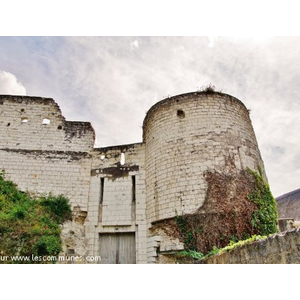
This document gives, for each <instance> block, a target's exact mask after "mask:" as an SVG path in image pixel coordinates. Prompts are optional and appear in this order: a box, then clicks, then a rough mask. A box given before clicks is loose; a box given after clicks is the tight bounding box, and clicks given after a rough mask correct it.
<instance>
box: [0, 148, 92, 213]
mask: <svg viewBox="0 0 300 300" xmlns="http://www.w3.org/2000/svg"><path fill="white" fill-rule="evenodd" d="M90 157H91V156H90V155H89V154H88V153H76V152H75V153H74V152H62V151H34V150H17V149H0V168H1V169H4V170H5V174H6V178H7V179H9V180H12V181H13V182H15V183H16V184H17V185H18V187H19V188H20V189H21V190H23V191H26V190H28V191H29V192H32V193H37V194H43V193H49V192H51V193H52V194H54V195H59V194H63V195H65V196H66V197H68V198H69V199H70V202H71V204H72V207H75V206H80V207H81V209H82V210H85V211H87V206H88V193H89V184H90V169H91V158H90Z"/></svg>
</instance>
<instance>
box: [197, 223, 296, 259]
mask: <svg viewBox="0 0 300 300" xmlns="http://www.w3.org/2000/svg"><path fill="white" fill-rule="evenodd" d="M197 263H201V264H299V263H300V228H299V227H298V228H296V229H292V230H288V231H285V232H282V233H279V234H274V235H272V236H270V237H268V238H266V239H264V240H261V241H257V242H253V243H251V244H247V245H244V246H242V247H239V248H236V249H234V250H232V251H231V252H225V253H222V254H217V255H214V256H211V257H209V258H207V259H206V260H202V261H199V262H197Z"/></svg>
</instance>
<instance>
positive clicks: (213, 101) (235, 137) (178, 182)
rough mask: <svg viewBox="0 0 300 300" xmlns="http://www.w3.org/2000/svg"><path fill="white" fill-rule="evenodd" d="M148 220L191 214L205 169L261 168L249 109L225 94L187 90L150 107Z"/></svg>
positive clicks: (202, 193)
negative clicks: (187, 91)
mask: <svg viewBox="0 0 300 300" xmlns="http://www.w3.org/2000/svg"><path fill="white" fill-rule="evenodd" d="M143 127H144V137H143V138H144V142H145V144H146V172H147V178H146V189H147V221H148V223H149V224H150V223H151V222H155V221H158V220H162V219H166V218H170V217H174V216H175V215H176V212H177V213H178V214H179V215H181V214H186V213H192V212H195V210H197V209H198V208H199V207H201V206H202V205H203V203H204V200H205V197H206V191H207V184H206V181H205V178H204V173H205V171H207V170H220V171H221V170H222V172H224V168H226V166H228V163H229V165H230V167H232V168H234V169H237V170H240V169H245V168H246V167H249V168H251V169H254V170H257V169H258V166H261V167H263V161H262V159H261V156H260V153H259V149H258V145H257V142H256V138H255V134H254V131H253V128H252V125H251V121H250V118H249V113H248V110H247V109H246V108H245V106H244V105H243V104H242V102H240V101H239V100H238V99H236V98H234V97H232V96H229V95H226V94H223V93H203V92H202V93H201V92H195V93H189V94H183V95H179V96H175V97H172V98H169V99H166V100H163V101H161V102H158V103H157V104H156V105H154V106H153V107H152V108H151V109H150V110H149V112H148V113H147V116H146V118H145V121H144V126H143Z"/></svg>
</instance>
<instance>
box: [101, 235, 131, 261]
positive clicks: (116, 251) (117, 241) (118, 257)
mask: <svg viewBox="0 0 300 300" xmlns="http://www.w3.org/2000/svg"><path fill="white" fill-rule="evenodd" d="M99 244H100V256H101V261H100V263H101V264H135V262H136V261H135V256H136V251H135V234H134V233H132V232H130V233H111V234H110V233H105V234H100V240H99Z"/></svg>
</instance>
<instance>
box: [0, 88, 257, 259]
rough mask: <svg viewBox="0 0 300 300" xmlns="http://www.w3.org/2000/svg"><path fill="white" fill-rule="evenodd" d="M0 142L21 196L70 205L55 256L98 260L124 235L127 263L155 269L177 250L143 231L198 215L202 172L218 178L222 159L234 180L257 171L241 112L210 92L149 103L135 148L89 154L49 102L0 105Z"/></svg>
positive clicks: (175, 243) (80, 125) (84, 129)
mask: <svg viewBox="0 0 300 300" xmlns="http://www.w3.org/2000/svg"><path fill="white" fill-rule="evenodd" d="M0 136H1V139H0V168H1V169H4V170H5V173H6V177H7V178H8V179H10V180H12V181H14V182H15V183H16V184H17V185H18V186H19V188H20V189H22V190H24V191H25V190H28V191H30V192H31V193H37V194H41V193H49V192H51V193H53V194H57V195H58V194H63V195H65V196H67V197H68V198H69V199H70V202H71V205H72V209H73V221H72V222H69V223H68V224H65V225H64V228H63V232H62V239H63V242H64V253H63V254H68V253H72V254H77V255H91V256H97V255H99V249H100V248H101V247H102V248H103V245H101V237H114V236H116V237H117V236H119V235H120V236H122V235H123V236H126V234H127V235H130V234H131V235H132V236H134V243H135V244H134V255H135V261H136V263H155V262H157V256H158V252H160V253H162V254H163V253H164V252H165V253H167V252H168V251H174V250H175V251H177V250H182V249H183V248H184V245H183V244H182V243H181V242H180V241H179V240H178V239H174V238H172V237H170V236H168V235H166V234H165V233H164V232H162V231H155V232H154V231H153V230H152V227H153V226H154V225H155V224H156V222H160V221H162V220H165V219H170V218H174V217H175V216H176V214H186V213H192V212H194V211H195V210H197V209H199V208H201V207H202V205H203V203H204V201H205V197H206V192H207V184H206V181H205V180H204V176H203V174H204V173H205V172H206V171H207V170H217V171H220V172H223V171H224V170H225V171H224V172H226V168H225V167H226V161H227V160H228V157H230V158H231V159H232V160H233V166H234V168H235V169H236V170H243V169H246V168H247V167H249V168H250V169H253V170H258V168H259V166H260V167H261V168H262V169H263V161H262V159H261V156H260V152H259V149H258V145H257V141H256V138H255V134H254V131H253V128H252V125H251V120H250V118H249V112H248V110H247V109H246V107H245V106H244V105H243V103H242V102H241V101H240V100H238V99H236V98H234V97H232V96H230V95H227V94H223V93H216V92H215V93H205V92H194V93H188V94H183V95H178V96H174V97H171V98H167V99H165V100H162V101H160V102H158V103H157V104H155V105H154V106H153V107H152V108H150V110H149V111H148V113H147V115H146V118H145V120H144V125H143V142H142V143H136V144H130V145H120V146H112V147H105V148H94V140H95V133H94V130H93V128H92V126H91V124H90V123H88V122H70V121H66V120H65V118H64V117H63V116H62V114H61V111H60V109H59V107H58V105H57V104H56V103H55V101H54V100H53V99H50V98H40V97H29V96H9V95H0ZM103 240H104V239H103ZM118 243H119V242H117V245H118V247H119V244H118ZM125 244H126V243H125ZM125 244H124V245H123V246H122V247H124V249H126V247H127V246H126V245H125ZM104 246H105V245H104ZM120 247H121V246H120ZM128 247H129V246H128ZM128 247H127V248H128ZM102 248H101V249H102ZM118 249H119V248H118ZM118 251H119V250H118ZM124 251H127V250H124ZM128 251H129V250H128ZM117 255H119V254H117ZM120 255H121V254H120ZM108 259H109V258H108ZM117 261H118V259H117Z"/></svg>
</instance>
